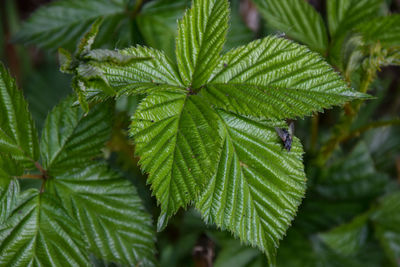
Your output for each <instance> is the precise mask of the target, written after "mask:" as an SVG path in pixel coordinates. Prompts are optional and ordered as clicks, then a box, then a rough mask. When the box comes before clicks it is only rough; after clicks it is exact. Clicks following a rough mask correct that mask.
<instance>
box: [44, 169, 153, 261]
mask: <svg viewBox="0 0 400 267" xmlns="http://www.w3.org/2000/svg"><path fill="white" fill-rule="evenodd" d="M46 190H49V192H51V193H54V194H56V195H57V196H58V197H59V198H60V199H61V201H62V203H63V205H64V207H65V208H66V209H67V211H68V213H69V214H70V215H71V216H72V217H73V218H75V219H76V220H77V221H78V222H79V226H80V228H81V229H82V231H83V232H84V233H85V235H86V237H87V240H88V244H89V250H90V251H91V252H92V253H94V255H95V256H96V257H98V258H102V259H104V260H107V261H110V262H117V263H122V264H128V265H132V264H133V265H140V266H153V265H155V263H154V253H155V248H154V236H155V233H154V231H153V228H152V224H151V218H150V216H149V214H148V213H146V212H145V211H144V209H143V205H142V203H141V201H140V199H139V197H138V194H137V192H136V190H135V188H134V187H133V186H132V185H131V184H130V183H129V182H128V181H127V180H125V179H123V178H121V176H120V175H119V174H117V173H115V172H113V171H110V170H108V169H107V168H106V167H105V165H103V164H101V163H95V164H89V165H88V166H87V167H86V168H85V169H83V170H80V169H74V170H71V171H68V172H66V173H64V174H63V175H60V176H57V177H55V178H54V179H51V180H49V181H48V183H47V184H46Z"/></svg>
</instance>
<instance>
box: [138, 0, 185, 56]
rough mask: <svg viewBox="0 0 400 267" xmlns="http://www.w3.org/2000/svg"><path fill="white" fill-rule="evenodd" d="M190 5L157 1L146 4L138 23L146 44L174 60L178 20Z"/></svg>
mask: <svg viewBox="0 0 400 267" xmlns="http://www.w3.org/2000/svg"><path fill="white" fill-rule="evenodd" d="M189 3H190V1H189V0H178V1H177V0H156V1H150V2H148V3H146V4H144V6H143V8H142V9H141V11H140V14H139V15H138V17H137V23H138V25H139V29H140V32H141V34H142V35H143V37H144V39H145V40H146V44H147V45H149V46H151V47H153V48H156V49H160V50H163V51H164V52H165V54H166V55H167V56H168V57H169V58H171V59H172V58H174V57H175V38H176V35H177V33H178V31H177V29H176V26H177V20H178V19H181V17H182V14H183V12H184V10H185V8H186V7H187V6H188V4H189Z"/></svg>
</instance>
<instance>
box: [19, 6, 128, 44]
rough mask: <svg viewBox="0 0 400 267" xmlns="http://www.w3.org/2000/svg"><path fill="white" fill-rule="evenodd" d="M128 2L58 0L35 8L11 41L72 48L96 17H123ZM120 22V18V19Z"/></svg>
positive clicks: (108, 19) (107, 19)
mask: <svg viewBox="0 0 400 267" xmlns="http://www.w3.org/2000/svg"><path fill="white" fill-rule="evenodd" d="M128 2H129V1H128V0H97V1H93V0H61V1H55V2H52V3H50V4H48V5H45V6H43V7H41V8H39V9H38V10H37V11H36V12H35V13H33V15H32V16H31V17H30V18H29V19H28V20H27V21H26V22H25V23H24V24H23V25H22V28H21V30H20V31H19V32H18V33H17V35H16V36H15V40H16V41H19V42H23V43H26V44H30V43H33V44H37V45H39V46H41V47H45V48H51V49H56V48H58V47H65V48H73V47H74V46H75V44H76V42H77V40H79V38H80V37H81V36H82V34H83V33H84V32H85V31H86V30H87V29H88V28H89V27H90V25H91V24H92V23H93V22H94V21H95V20H96V19H98V18H100V17H103V18H104V20H106V21H110V20H113V19H114V18H116V17H118V16H120V15H122V14H124V12H126V8H127V5H128ZM120 19H121V18H120Z"/></svg>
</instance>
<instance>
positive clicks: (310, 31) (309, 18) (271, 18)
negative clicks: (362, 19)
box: [254, 0, 328, 53]
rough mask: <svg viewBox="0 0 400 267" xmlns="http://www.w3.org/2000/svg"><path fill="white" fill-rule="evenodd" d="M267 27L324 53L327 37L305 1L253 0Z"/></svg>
mask: <svg viewBox="0 0 400 267" xmlns="http://www.w3.org/2000/svg"><path fill="white" fill-rule="evenodd" d="M254 3H255V4H256V5H257V6H258V10H259V11H260V13H261V15H262V16H263V18H264V19H265V20H266V21H267V23H268V25H271V26H272V27H274V28H276V29H277V30H279V31H282V32H284V33H285V34H287V35H288V36H289V37H291V38H293V39H295V40H297V41H299V42H301V43H303V44H306V45H307V46H309V47H310V48H311V49H312V50H314V51H317V52H320V53H324V52H325V50H326V48H327V43H328V36H327V34H326V29H325V24H324V21H323V20H322V17H321V15H320V14H319V13H318V12H317V11H316V10H315V9H314V8H313V7H312V6H311V5H310V4H309V3H307V1H305V0H285V1H280V0H255V1H254Z"/></svg>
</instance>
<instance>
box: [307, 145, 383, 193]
mask: <svg viewBox="0 0 400 267" xmlns="http://www.w3.org/2000/svg"><path fill="white" fill-rule="evenodd" d="M388 182H389V179H388V177H387V175H386V174H384V173H379V172H377V171H376V169H375V167H374V161H373V160H372V158H371V155H370V152H369V150H368V147H367V146H366V144H365V143H364V142H360V143H358V144H357V145H356V147H355V148H354V149H353V150H352V151H351V153H349V155H348V156H346V157H344V158H343V157H342V158H341V159H340V160H337V161H336V162H334V163H333V164H332V166H330V167H329V169H326V170H325V172H324V173H323V174H322V175H321V177H320V182H319V183H318V185H316V188H315V189H316V191H317V192H318V193H319V195H321V196H324V197H327V198H330V199H336V200H338V199H340V200H346V199H347V200H357V199H358V200H359V199H364V198H373V197H376V196H378V195H380V194H382V193H383V192H384V190H385V187H386V185H387V184H388Z"/></svg>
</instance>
